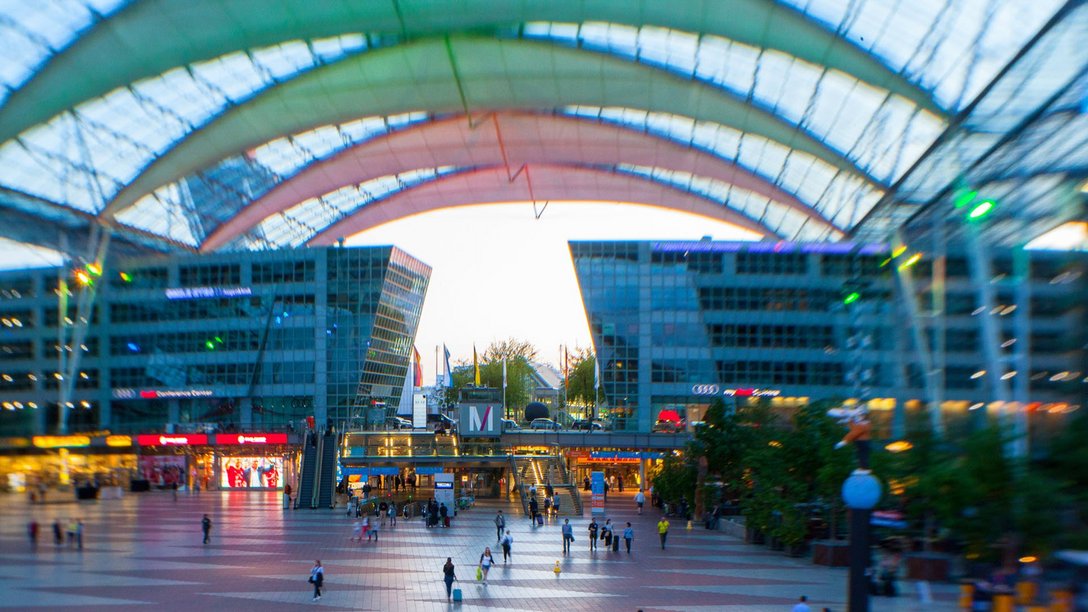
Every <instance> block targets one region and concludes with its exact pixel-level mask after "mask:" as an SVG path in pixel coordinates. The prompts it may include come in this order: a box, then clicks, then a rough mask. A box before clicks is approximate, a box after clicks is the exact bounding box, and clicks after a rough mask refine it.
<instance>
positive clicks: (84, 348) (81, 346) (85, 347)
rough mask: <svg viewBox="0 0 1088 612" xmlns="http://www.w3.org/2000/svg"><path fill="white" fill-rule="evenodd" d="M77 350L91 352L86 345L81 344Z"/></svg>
mask: <svg viewBox="0 0 1088 612" xmlns="http://www.w3.org/2000/svg"><path fill="white" fill-rule="evenodd" d="M79 348H81V349H83V350H84V351H89V350H91V349H89V348H87V345H86V344H81V345H79Z"/></svg>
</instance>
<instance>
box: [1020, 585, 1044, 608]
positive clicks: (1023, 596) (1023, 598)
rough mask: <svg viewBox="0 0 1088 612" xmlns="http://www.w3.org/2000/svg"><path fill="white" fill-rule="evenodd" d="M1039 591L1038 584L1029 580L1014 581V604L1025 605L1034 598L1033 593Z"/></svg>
mask: <svg viewBox="0 0 1088 612" xmlns="http://www.w3.org/2000/svg"><path fill="white" fill-rule="evenodd" d="M1038 592H1039V586H1038V585H1037V584H1035V583H1034V582H1031V581H1030V580H1023V581H1021V582H1017V583H1016V604H1017V605H1020V606H1026V605H1028V604H1030V603H1031V602H1032V601H1034V600H1035V595H1036V594H1038Z"/></svg>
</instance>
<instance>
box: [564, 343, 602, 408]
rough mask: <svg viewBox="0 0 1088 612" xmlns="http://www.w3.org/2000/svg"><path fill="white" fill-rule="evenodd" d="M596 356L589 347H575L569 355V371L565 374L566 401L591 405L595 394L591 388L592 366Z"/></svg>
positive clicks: (594, 400) (593, 402)
mask: <svg viewBox="0 0 1088 612" xmlns="http://www.w3.org/2000/svg"><path fill="white" fill-rule="evenodd" d="M596 365H597V357H596V356H594V355H593V351H591V350H590V349H582V348H575V349H574V353H573V354H572V355H571V363H570V371H569V372H568V374H567V403H568V404H576V405H579V406H593V405H594V404H595V403H596V401H597V394H596V393H595V391H594V388H593V380H594V368H595V367H596Z"/></svg>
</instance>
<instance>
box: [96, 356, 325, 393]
mask: <svg viewBox="0 0 1088 612" xmlns="http://www.w3.org/2000/svg"><path fill="white" fill-rule="evenodd" d="M255 369H256V368H255V365H254V364H253V363H218V364H200V365H178V366H173V367H164V366H148V367H147V368H113V369H111V370H110V381H111V384H112V385H113V387H114V388H124V387H131V388H146V387H164V386H165V387H182V386H185V385H194V384H197V385H248V384H250V383H252V382H253V375H254V371H255ZM256 382H257V384H261V385H279V384H313V383H314V364H313V362H310V361H284V362H275V363H265V364H262V365H261V368H260V372H259V374H258V376H257V381H256Z"/></svg>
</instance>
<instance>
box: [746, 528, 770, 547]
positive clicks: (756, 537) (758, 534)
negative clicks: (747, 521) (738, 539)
mask: <svg viewBox="0 0 1088 612" xmlns="http://www.w3.org/2000/svg"><path fill="white" fill-rule="evenodd" d="M744 541H745V542H747V543H749V544H763V543H765V542H766V541H767V535H766V534H765V533H763V532H762V531H760V530H758V529H752V528H748V529H747V530H745V532H744Z"/></svg>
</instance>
